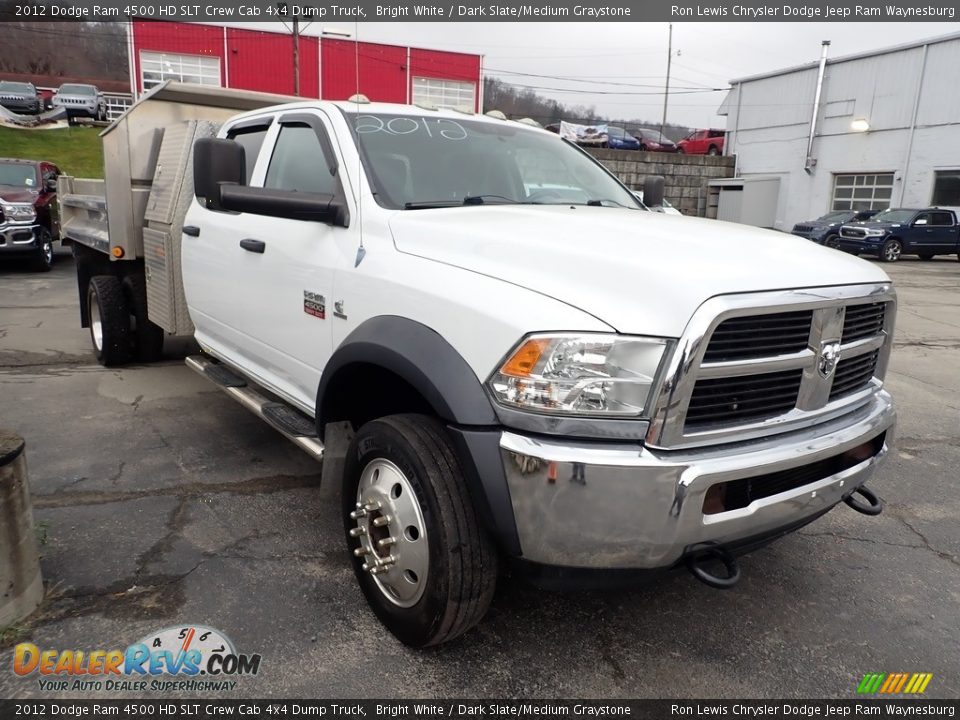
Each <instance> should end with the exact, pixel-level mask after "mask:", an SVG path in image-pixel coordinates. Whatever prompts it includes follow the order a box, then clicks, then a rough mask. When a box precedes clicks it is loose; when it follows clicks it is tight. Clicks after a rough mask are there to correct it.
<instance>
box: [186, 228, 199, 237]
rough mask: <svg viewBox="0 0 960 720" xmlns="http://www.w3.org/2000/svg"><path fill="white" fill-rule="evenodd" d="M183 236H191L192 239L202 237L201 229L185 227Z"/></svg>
mask: <svg viewBox="0 0 960 720" xmlns="http://www.w3.org/2000/svg"><path fill="white" fill-rule="evenodd" d="M183 234H184V235H189V236H190V237H200V228H198V227H197V226H196V225H184V226H183Z"/></svg>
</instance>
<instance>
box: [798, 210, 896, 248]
mask: <svg viewBox="0 0 960 720" xmlns="http://www.w3.org/2000/svg"><path fill="white" fill-rule="evenodd" d="M878 212H880V211H879V210H836V211H834V212H829V213H827V214H826V215H821V216H820V217H818V218H817V219H816V220H807V221H806V222H800V223H797V224H796V225H794V226H793V230H791V231H790V232H791V233H793V234H794V235H799V236H800V237H803V238H807V240H813V241H814V242H815V243H817V244H818V245H826V246H827V247H832V248H836V247H838V246H839V243H840V228H841V226H843V225H844V224H846V223H852V222H863V221H864V220H869V219H870V218H872V217H873V216H874V215H876V214H877V213H878Z"/></svg>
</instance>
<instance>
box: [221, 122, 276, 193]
mask: <svg viewBox="0 0 960 720" xmlns="http://www.w3.org/2000/svg"><path fill="white" fill-rule="evenodd" d="M268 128H269V125H262V126H257V127H248V128H240V129H238V130H231V131H230V132H228V133H227V139H229V140H233V141H235V142H238V143H240V144H241V145H242V146H243V152H244V156H245V157H244V160H245V163H244V164H245V166H246V181H247V182H248V183H249V182H250V178H251V176H252V175H253V168H254V167H255V166H256V164H257V156H258V155H259V154H260V148H261V147H262V146H263V139H264V138H265V137H266V136H267V129H268Z"/></svg>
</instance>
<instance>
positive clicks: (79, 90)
mask: <svg viewBox="0 0 960 720" xmlns="http://www.w3.org/2000/svg"><path fill="white" fill-rule="evenodd" d="M57 92H58V93H63V94H64V95H96V94H97V92H96V88H94V87H93V85H61V86H60V89H59V90H57Z"/></svg>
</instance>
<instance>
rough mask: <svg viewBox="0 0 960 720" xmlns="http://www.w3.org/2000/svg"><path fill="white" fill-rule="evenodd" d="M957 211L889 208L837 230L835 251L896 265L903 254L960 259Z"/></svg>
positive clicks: (938, 208)
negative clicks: (955, 256) (838, 249)
mask: <svg viewBox="0 0 960 720" xmlns="http://www.w3.org/2000/svg"><path fill="white" fill-rule="evenodd" d="M957 212H958V209H957V208H946V207H931V208H920V209H917V208H891V209H890V210H884V211H883V212H880V213H877V214H876V215H874V216H873V217H872V218H870V219H869V220H867V221H864V222H857V223H850V224H846V225H842V226H841V227H840V237H839V239H838V243H839V248H840V249H841V250H846V251H847V252H850V253H854V254H855V255H876V256H877V257H878V258H880V259H881V260H883V261H884V262H896V261H897V260H899V259H900V258H901V256H903V255H918V256H919V257H920V259H921V260H930V259H932V258H933V257H934V256H935V255H953V254H954V253H958V255H957V259H960V226H958V224H957Z"/></svg>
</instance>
